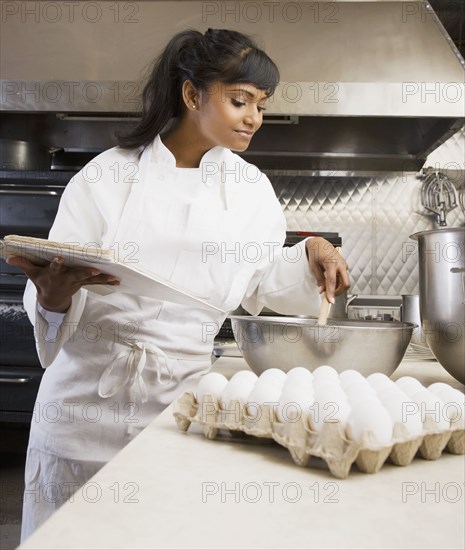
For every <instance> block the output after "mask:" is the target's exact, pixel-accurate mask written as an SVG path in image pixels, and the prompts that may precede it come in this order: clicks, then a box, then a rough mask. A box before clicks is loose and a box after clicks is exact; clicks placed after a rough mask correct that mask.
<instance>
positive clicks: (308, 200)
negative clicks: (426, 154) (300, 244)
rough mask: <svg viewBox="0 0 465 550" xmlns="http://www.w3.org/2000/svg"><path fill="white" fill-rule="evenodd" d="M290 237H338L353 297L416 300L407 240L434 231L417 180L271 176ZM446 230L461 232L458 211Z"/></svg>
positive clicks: (412, 250) (414, 258)
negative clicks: (310, 233)
mask: <svg viewBox="0 0 465 550" xmlns="http://www.w3.org/2000/svg"><path fill="white" fill-rule="evenodd" d="M270 180H271V181H272V183H273V187H274V189H275V191H276V194H277V196H278V198H279V200H280V202H281V204H282V205H283V209H284V213H285V215H286V218H287V221H288V229H289V230H290V231H297V230H313V231H337V232H339V233H340V235H341V237H342V251H343V254H344V256H345V257H346V259H347V261H348V263H349V265H350V273H351V279H352V287H351V292H355V293H358V294H380V295H386V294H387V295H396V296H398V295H400V294H415V293H416V294H418V291H419V287H418V267H417V263H418V254H417V251H416V250H417V249H416V243H414V242H413V241H412V240H410V239H409V235H411V234H412V233H415V232H416V231H422V230H426V229H434V228H436V227H437V226H436V224H435V220H434V217H433V216H432V215H431V214H430V213H428V212H427V211H426V210H425V209H424V208H423V207H422V205H421V201H420V189H421V185H422V180H420V179H419V178H418V177H417V176H416V175H415V174H409V175H403V176H394V175H389V174H387V175H386V176H385V177H381V176H378V177H371V178H369V177H344V176H341V177H315V176H272V175H270ZM447 225H448V226H449V227H462V226H465V217H464V214H463V213H462V211H461V210H460V208H459V207H457V208H456V209H455V210H453V211H451V212H450V213H449V214H448V215H447Z"/></svg>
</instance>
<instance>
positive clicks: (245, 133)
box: [234, 130, 253, 139]
mask: <svg viewBox="0 0 465 550" xmlns="http://www.w3.org/2000/svg"><path fill="white" fill-rule="evenodd" d="M234 131H235V132H236V134H239V135H240V136H242V137H245V138H247V139H250V138H251V137H252V136H253V132H248V131H247V130H234Z"/></svg>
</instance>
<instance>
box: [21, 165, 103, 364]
mask: <svg viewBox="0 0 465 550" xmlns="http://www.w3.org/2000/svg"><path fill="white" fill-rule="evenodd" d="M102 228H103V219H102V216H101V214H100V212H99V210H98V207H97V205H96V204H95V201H93V200H92V193H91V191H90V189H89V188H88V184H87V183H86V182H85V180H84V179H83V177H82V175H81V172H80V173H79V174H76V175H75V176H74V177H73V178H72V179H71V181H70V182H69V183H68V185H67V186H66V189H65V191H64V193H63V196H62V198H61V200H60V205H59V208H58V212H57V215H56V218H55V221H54V222H53V226H52V228H51V230H50V233H49V239H50V240H54V241H60V242H66V243H76V244H78V245H80V246H83V245H85V244H86V243H89V242H93V243H97V244H100V243H101V240H102V231H103V230H102ZM87 292H88V291H87V290H86V289H84V288H81V289H80V290H78V292H76V293H75V294H74V295H73V296H72V303H71V306H70V308H69V309H68V311H67V312H66V313H65V314H61V315H63V317H62V318H61V321H60V319H59V317H56V315H60V314H54V313H53V312H48V313H47V314H45V315H44V311H45V310H43V308H42V309H39V304H38V302H37V291H36V287H35V285H34V284H33V283H32V281H30V280H29V281H28V282H27V285H26V289H25V291H24V297H23V303H24V309H25V310H26V312H27V314H28V317H29V320H30V321H31V323H32V325H33V327H34V333H35V341H36V347H37V353H38V355H39V359H40V363H41V365H42V367H44V368H46V367H48V366H49V365H50V364H51V363H52V362H53V361H54V360H55V358H56V356H57V355H58V352H59V351H60V349H61V348H62V347H63V344H64V343H65V342H66V341H67V340H69V339H70V338H71V337H72V335H73V334H74V333H75V331H76V329H77V326H78V323H79V320H80V318H81V316H82V312H83V310H84V305H85V302H86V298H87ZM58 321H59V323H58Z"/></svg>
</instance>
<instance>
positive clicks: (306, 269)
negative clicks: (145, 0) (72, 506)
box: [8, 29, 349, 540]
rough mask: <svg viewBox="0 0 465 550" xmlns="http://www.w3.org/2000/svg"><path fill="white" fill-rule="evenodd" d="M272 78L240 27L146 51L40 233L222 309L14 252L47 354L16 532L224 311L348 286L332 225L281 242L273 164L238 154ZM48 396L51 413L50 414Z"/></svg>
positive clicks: (139, 424) (308, 306) (162, 391)
mask: <svg viewBox="0 0 465 550" xmlns="http://www.w3.org/2000/svg"><path fill="white" fill-rule="evenodd" d="M278 82H279V72H278V69H277V67H276V65H275V64H274V63H273V61H272V60H271V59H270V58H269V57H268V56H267V55H266V54H265V53H264V52H263V51H262V50H260V49H259V48H258V47H257V45H256V44H255V43H254V42H253V41H252V40H251V39H250V38H249V37H247V36H245V35H243V34H241V33H238V32H235V31H230V30H215V29H208V31H207V32H205V34H202V33H200V32H197V31H194V30H189V31H184V32H180V33H178V34H177V35H175V36H174V37H173V38H172V39H171V40H170V42H169V43H168V44H167V46H166V48H165V49H164V51H163V52H162V53H161V55H160V56H159V57H158V58H157V59H156V60H155V63H154V66H153V70H152V71H151V74H150V77H149V79H148V81H147V84H146V85H145V88H144V91H143V110H142V117H141V119H140V122H138V123H137V125H135V126H134V127H132V128H131V129H130V130H129V131H127V132H126V133H125V134H120V135H119V136H118V146H117V147H114V148H112V149H110V150H108V151H105V152H103V153H102V154H100V155H98V156H97V157H96V158H94V159H93V160H92V161H91V162H90V163H89V164H88V165H87V166H85V167H84V168H83V169H82V170H81V171H80V172H79V173H78V174H76V175H75V176H74V177H73V178H72V180H71V181H70V182H69V183H68V185H67V187H66V189H65V192H64V193H63V196H62V199H61V202H60V206H59V209H58V213H57V216H56V219H55V221H54V223H53V226H52V228H51V231H50V234H49V239H50V240H55V241H60V242H66V243H74V244H78V245H80V246H85V245H88V244H89V243H94V244H93V245H92V246H94V245H95V244H96V245H97V246H100V247H102V248H105V249H111V250H113V251H115V254H116V255H117V259H118V260H119V261H124V262H132V263H135V265H136V266H137V267H139V268H142V269H144V270H147V271H151V272H153V273H155V274H157V275H158V276H160V277H163V278H165V279H167V280H169V281H171V282H173V283H175V284H177V285H179V286H182V287H184V288H185V289H186V290H188V291H189V292H191V293H193V294H196V295H198V296H200V297H202V298H204V299H206V300H207V301H208V302H210V304H212V305H214V306H216V308H218V309H213V308H210V309H208V308H204V307H198V308H197V307H192V306H185V305H182V304H175V303H171V302H167V301H162V300H156V299H153V298H148V297H143V296H139V295H138V294H137V288H134V291H133V293H129V292H112V293H109V294H106V295H105V294H101V293H98V292H94V291H92V290H90V288H86V287H87V286H88V285H115V286H117V285H118V283H119V281H118V280H116V279H115V278H113V277H111V276H110V275H107V274H105V273H102V272H99V271H98V270H95V269H90V268H69V267H66V266H65V265H64V263H63V259H62V258H60V257H57V258H55V259H54V260H53V261H52V262H51V263H50V264H49V265H47V266H45V267H40V266H36V265H33V264H32V263H30V262H29V261H27V260H26V259H22V258H19V257H14V258H10V259H9V260H8V261H9V263H11V264H13V265H15V266H17V267H19V268H21V269H22V270H23V271H24V272H25V273H26V275H27V276H28V278H29V280H28V284H27V287H26V290H25V294H24V305H25V308H26V311H27V313H28V316H29V318H30V321H31V323H32V324H33V325H34V329H35V334H36V342H37V350H38V354H39V358H40V361H41V364H42V366H43V367H44V368H45V369H46V370H45V373H44V376H43V378H42V382H41V385H40V388H39V392H38V396H37V402H36V410H37V411H41V412H40V414H35V415H34V418H33V421H32V425H31V432H30V439H29V446H28V452H27V460H26V471H25V494H24V497H25V498H24V509H23V525H22V535H21V537H22V540H24V539H25V538H26V537H27V536H29V534H31V533H32V532H33V531H34V530H35V529H36V528H37V527H38V526H39V525H40V524H41V523H42V522H43V521H44V520H45V519H47V517H49V516H50V515H51V513H52V512H53V511H54V510H55V509H57V508H58V507H59V506H60V505H61V504H62V503H63V502H64V501H66V500H67V499H68V498H69V497H70V496H71V495H72V493H73V492H74V491H75V490H76V489H77V488H78V487H80V486H82V485H83V484H84V483H85V482H86V481H87V480H88V479H89V478H90V477H91V476H92V475H94V474H95V473H96V472H97V471H98V470H99V469H100V468H101V467H102V466H103V465H104V464H105V463H106V462H107V461H108V460H110V459H111V458H112V457H113V456H114V455H115V454H116V453H117V452H118V451H119V450H121V449H122V448H123V447H124V446H125V445H126V444H127V443H128V442H129V441H130V440H131V439H132V438H133V437H135V436H136V435H137V433H138V432H139V431H140V430H142V429H143V428H144V427H145V426H147V424H148V423H149V422H150V421H151V420H153V418H154V417H155V416H156V415H158V414H159V413H160V412H161V411H162V410H163V409H164V408H165V407H166V406H168V405H169V404H170V403H171V402H172V401H173V400H174V399H175V398H176V397H177V396H178V395H180V394H181V393H183V392H185V391H189V390H192V389H193V388H194V387H195V386H196V384H197V383H198V381H199V379H200V377H201V376H202V375H203V374H205V373H207V372H208V371H209V369H210V367H211V352H212V347H213V339H214V337H215V335H216V333H217V332H218V330H219V328H220V327H221V325H222V323H223V321H224V319H225V317H226V315H227V314H228V312H231V311H233V310H234V309H236V308H237V307H238V306H239V305H242V306H243V307H244V308H245V309H246V310H247V311H248V312H250V313H251V314H252V315H257V314H258V313H259V312H260V311H261V310H262V308H263V307H265V306H266V307H269V308H270V309H272V310H274V311H276V312H278V313H283V314H317V313H318V310H319V306H320V293H321V292H323V291H324V292H326V295H327V296H328V298H329V300H330V301H334V296H337V295H339V294H341V293H342V292H344V291H345V290H346V289H347V288H348V287H349V277H348V272H347V264H346V262H345V260H344V259H343V258H342V257H341V256H340V255H339V253H338V252H337V251H336V250H335V249H334V247H333V246H332V245H331V244H330V243H328V242H327V241H326V240H324V239H322V238H319V237H315V238H311V239H307V240H305V241H302V242H301V243H298V244H297V245H295V246H294V247H292V250H287V251H286V253H284V250H285V249H283V244H284V239H285V233H286V220H285V217H284V214H283V212H282V208H281V206H280V204H279V201H278V200H277V198H276V196H275V193H274V191H273V188H272V186H271V184H270V181H269V179H268V178H267V177H266V175H265V174H263V173H261V172H260V171H259V170H258V169H257V168H256V167H255V166H253V165H252V164H250V163H247V162H246V161H244V160H243V159H242V158H241V157H240V156H238V155H237V154H235V153H233V151H238V152H241V151H245V150H246V149H247V147H248V146H249V144H250V141H251V139H252V137H253V135H254V133H255V132H256V131H257V130H258V129H259V128H260V126H261V124H262V121H263V111H264V110H265V109H266V102H267V99H268V98H269V97H270V96H271V95H272V94H273V92H274V90H275V88H276V86H277V84H278ZM95 288H96V287H94V289H95ZM219 310H223V311H224V313H222V312H221V311H219ZM212 327H213V329H212ZM51 403H53V404H54V407H55V412H54V414H53V416H50V415H47V414H46V412H45V413H44V411H47V410H49V407H48V405H50V404H51ZM56 411H58V413H57V412H56ZM52 489H53V498H50V496H51V495H49V494H48V493H47V491H48V490H52Z"/></svg>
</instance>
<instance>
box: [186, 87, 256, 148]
mask: <svg viewBox="0 0 465 550" xmlns="http://www.w3.org/2000/svg"><path fill="white" fill-rule="evenodd" d="M266 99H267V96H266V92H265V91H263V90H260V89H258V88H256V87H255V86H253V85H252V84H243V83H239V84H224V83H216V84H214V85H213V86H211V87H210V88H209V90H208V92H204V93H203V94H202V96H201V102H200V106H198V107H197V113H196V117H197V126H198V129H199V131H200V134H201V136H199V137H200V139H201V140H202V139H204V140H205V141H206V142H208V144H209V146H210V147H214V146H216V145H221V146H222V147H226V148H228V149H231V150H233V151H245V150H246V149H247V147H248V146H249V144H250V140H251V139H252V136H253V135H254V133H255V132H256V131H257V130H258V129H259V128H260V126H261V125H262V122H263V110H264V109H265V101H266Z"/></svg>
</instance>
